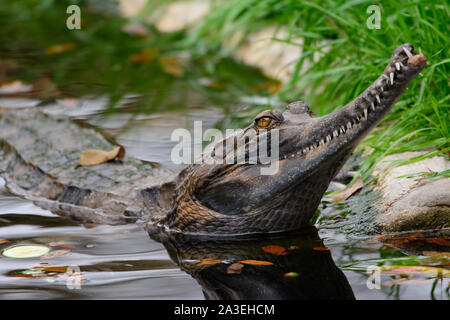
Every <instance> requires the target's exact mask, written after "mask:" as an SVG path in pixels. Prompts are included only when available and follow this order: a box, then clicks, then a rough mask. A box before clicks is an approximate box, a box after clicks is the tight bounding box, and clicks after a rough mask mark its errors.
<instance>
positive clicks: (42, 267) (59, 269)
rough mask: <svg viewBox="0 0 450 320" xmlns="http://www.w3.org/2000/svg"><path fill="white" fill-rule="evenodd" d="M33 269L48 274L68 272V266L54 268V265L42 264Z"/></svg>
mask: <svg viewBox="0 0 450 320" xmlns="http://www.w3.org/2000/svg"><path fill="white" fill-rule="evenodd" d="M33 269H36V270H41V271H46V272H58V273H65V272H66V271H67V266H52V265H44V264H40V265H37V266H35V267H33Z"/></svg>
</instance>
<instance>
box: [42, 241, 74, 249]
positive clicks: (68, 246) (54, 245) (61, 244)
mask: <svg viewBox="0 0 450 320" xmlns="http://www.w3.org/2000/svg"><path fill="white" fill-rule="evenodd" d="M46 245H47V246H50V247H63V248H75V246H74V245H72V244H67V243H59V242H49V243H46Z"/></svg>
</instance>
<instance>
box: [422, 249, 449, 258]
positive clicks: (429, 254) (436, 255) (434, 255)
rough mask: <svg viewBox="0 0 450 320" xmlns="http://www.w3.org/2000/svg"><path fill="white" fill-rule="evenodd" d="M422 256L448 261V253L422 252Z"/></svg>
mask: <svg viewBox="0 0 450 320" xmlns="http://www.w3.org/2000/svg"><path fill="white" fill-rule="evenodd" d="M422 254H423V255H424V256H427V257H430V258H434V259H450V252H440V251H423V252H422Z"/></svg>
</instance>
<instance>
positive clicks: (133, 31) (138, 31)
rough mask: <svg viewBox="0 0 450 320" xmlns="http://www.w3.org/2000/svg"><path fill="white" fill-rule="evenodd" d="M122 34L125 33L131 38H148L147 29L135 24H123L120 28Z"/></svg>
mask: <svg viewBox="0 0 450 320" xmlns="http://www.w3.org/2000/svg"><path fill="white" fill-rule="evenodd" d="M122 32H125V33H127V34H130V35H133V36H140V37H143V38H147V37H148V36H149V32H148V30H147V28H146V27H145V26H143V25H142V24H140V23H136V22H130V23H127V24H124V25H123V26H122Z"/></svg>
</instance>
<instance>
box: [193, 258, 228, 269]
mask: <svg viewBox="0 0 450 320" xmlns="http://www.w3.org/2000/svg"><path fill="white" fill-rule="evenodd" d="M221 262H222V260H220V259H212V258H205V259H202V261H200V262H199V263H197V264H196V266H197V267H201V266H208V265H212V264H217V263H221Z"/></svg>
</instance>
